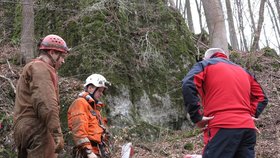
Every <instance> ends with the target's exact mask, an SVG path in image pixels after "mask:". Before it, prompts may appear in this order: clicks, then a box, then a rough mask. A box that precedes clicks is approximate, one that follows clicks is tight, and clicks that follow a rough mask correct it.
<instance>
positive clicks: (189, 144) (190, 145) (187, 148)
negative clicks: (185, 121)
mask: <svg viewBox="0 0 280 158" xmlns="http://www.w3.org/2000/svg"><path fill="white" fill-rule="evenodd" d="M184 149H185V150H189V151H192V150H193V149H194V145H193V143H186V144H185V145H184Z"/></svg>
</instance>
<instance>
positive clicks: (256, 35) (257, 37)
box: [251, 0, 266, 52]
mask: <svg viewBox="0 0 280 158" xmlns="http://www.w3.org/2000/svg"><path fill="white" fill-rule="evenodd" d="M265 2H266V0H261V4H260V10H259V21H258V28H257V30H256V32H255V33H254V40H253V45H252V47H251V51H252V52H254V51H256V50H257V49H259V40H260V34H261V30H262V26H263V21H264V16H263V15H264V5H265Z"/></svg>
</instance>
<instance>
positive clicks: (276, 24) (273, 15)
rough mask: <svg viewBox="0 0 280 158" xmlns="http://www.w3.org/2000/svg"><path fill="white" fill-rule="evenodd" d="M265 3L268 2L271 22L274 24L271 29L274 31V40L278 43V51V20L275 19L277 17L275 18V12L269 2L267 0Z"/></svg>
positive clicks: (279, 31) (279, 46)
mask: <svg viewBox="0 0 280 158" xmlns="http://www.w3.org/2000/svg"><path fill="white" fill-rule="evenodd" d="M267 3H268V6H269V8H270V11H271V12H270V11H269V10H268V13H269V16H270V19H271V22H272V24H273V26H276V27H273V30H274V32H275V37H276V41H277V44H278V49H279V50H278V51H280V43H279V40H278V38H279V37H280V29H279V25H278V21H277V19H278V18H277V15H276V14H275V12H274V10H273V7H272V4H271V2H270V1H269V0H268V1H267ZM271 14H272V15H271ZM277 35H278V37H277Z"/></svg>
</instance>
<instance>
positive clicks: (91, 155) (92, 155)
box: [83, 148, 98, 158]
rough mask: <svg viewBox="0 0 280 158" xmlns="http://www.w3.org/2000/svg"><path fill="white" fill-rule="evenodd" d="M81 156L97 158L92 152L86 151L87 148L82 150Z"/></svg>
mask: <svg viewBox="0 0 280 158" xmlns="http://www.w3.org/2000/svg"><path fill="white" fill-rule="evenodd" d="M83 150H84V151H83V155H86V156H87V158H98V157H97V156H96V155H95V154H94V153H93V152H92V150H90V149H88V148H83Z"/></svg>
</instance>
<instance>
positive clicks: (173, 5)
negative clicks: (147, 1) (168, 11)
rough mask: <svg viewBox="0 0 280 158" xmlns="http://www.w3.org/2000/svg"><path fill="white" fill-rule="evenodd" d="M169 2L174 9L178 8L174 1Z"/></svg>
mask: <svg viewBox="0 0 280 158" xmlns="http://www.w3.org/2000/svg"><path fill="white" fill-rule="evenodd" d="M168 1H169V3H170V6H171V7H172V8H176V6H175V3H174V1H173V0H168Z"/></svg>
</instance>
